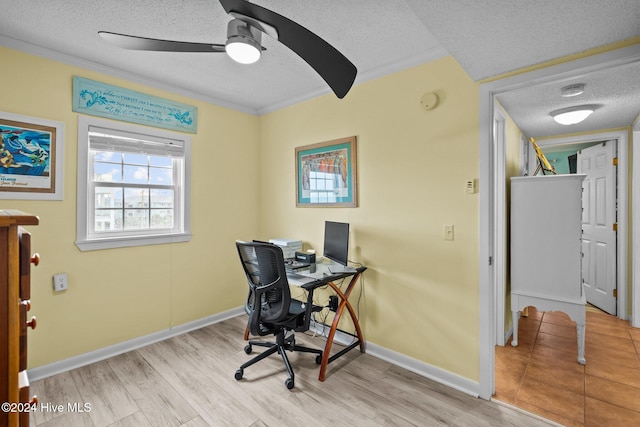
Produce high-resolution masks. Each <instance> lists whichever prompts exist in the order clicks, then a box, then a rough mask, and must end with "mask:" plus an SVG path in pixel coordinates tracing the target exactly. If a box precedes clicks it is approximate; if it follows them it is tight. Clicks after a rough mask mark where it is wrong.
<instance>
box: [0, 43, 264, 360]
mask: <svg viewBox="0 0 640 427" xmlns="http://www.w3.org/2000/svg"><path fill="white" fill-rule="evenodd" d="M0 58H2V63H3V64H4V66H2V67H0V93H1V94H2V95H1V96H0V111H5V112H11V113H15V114H23V115H28V116H33V117H39V118H43V119H48V120H55V121H60V122H63V123H64V125H65V138H64V144H65V147H64V163H65V171H64V200H63V201H15V200H0V209H8V208H11V209H20V210H23V211H26V212H29V213H33V214H36V215H38V216H39V217H40V225H39V226H37V227H30V228H29V231H31V232H32V234H33V249H34V251H37V252H39V253H40V255H41V263H40V265H39V266H38V267H37V268H34V269H33V278H32V285H31V286H32V301H33V304H32V309H31V314H33V315H35V316H37V318H38V327H37V329H36V330H35V331H33V332H30V333H29V362H28V363H29V367H30V368H34V367H37V366H40V365H45V364H48V363H52V362H55V361H59V360H62V359H65V358H68V357H72V356H76V355H79V354H83V353H86V352H88V351H91V350H95V349H98V348H101V347H105V346H108V345H112V344H115V343H118V342H121V341H125V340H128V339H132V338H136V337H140V336H143V335H146V334H149V333H152V332H156V331H160V330H164V329H166V328H168V327H170V326H173V325H179V324H183V323H186V322H189V321H192V320H197V319H200V318H203V317H206V316H208V315H212V314H216V313H220V312H223V311H226V310H229V309H232V308H235V307H238V306H240V305H241V303H242V300H243V298H244V296H245V295H246V289H245V287H244V282H243V279H242V273H241V269H239V268H238V265H237V255H236V253H235V252H234V249H233V242H234V240H235V239H236V238H237V237H238V236H239V235H252V234H256V233H257V229H258V222H257V221H258V220H257V217H256V214H255V211H256V208H257V206H258V205H257V200H258V179H259V177H258V167H257V165H258V141H259V134H258V132H259V129H258V119H257V117H255V116H252V115H248V114H244V113H239V112H236V111H232V110H228V109H225V108H221V107H217V106H214V105H211V104H208V103H205V102H201V101H197V100H193V99H189V98H186V97H183V96H178V95H175V94H171V93H168V92H164V91H161V90H157V89H154V88H151V87H147V86H144V85H140V84H136V83H132V82H128V81H125V80H121V79H116V78H113V77H109V76H107V75H103V74H100V73H96V72H91V71H87V70H84V69H81V68H78V67H74V66H70V65H65V64H62V63H59V62H55V61H51V60H46V59H42V58H39V57H36V56H32V55H28V54H25V53H21V52H17V51H14V50H10V49H6V48H3V47H0ZM73 75H79V76H82V77H87V78H90V79H94V80H99V81H102V82H105V83H110V84H115V85H119V86H122V87H126V88H128V89H133V90H137V91H141V92H145V93H148V94H151V95H155V96H160V97H164V98H168V99H172V100H175V101H178V102H183V103H187V104H191V105H196V106H197V107H198V114H199V117H198V134H197V135H193V136H192V142H193V145H192V156H193V160H192V175H191V184H192V192H191V196H192V203H191V207H192V215H191V231H192V233H193V238H192V240H191V241H190V242H188V243H178V244H167V245H156V246H146V247H138V248H123V249H111V250H101V251H90V252H80V251H79V250H78V249H77V247H76V246H75V244H74V241H75V234H76V221H75V219H76V173H77V172H76V169H77V118H78V114H76V113H74V112H72V111H71V93H72V76H73ZM60 272H67V273H68V276H69V290H68V291H65V292H63V293H54V292H53V290H52V278H51V276H52V275H53V274H56V273H60Z"/></svg>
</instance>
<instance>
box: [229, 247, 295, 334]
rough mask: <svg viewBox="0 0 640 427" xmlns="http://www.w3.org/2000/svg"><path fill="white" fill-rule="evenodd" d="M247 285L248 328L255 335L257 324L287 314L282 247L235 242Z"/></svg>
mask: <svg viewBox="0 0 640 427" xmlns="http://www.w3.org/2000/svg"><path fill="white" fill-rule="evenodd" d="M236 247H237V248H238V253H239V255H240V260H241V261H242V266H243V268H244V272H245V275H246V276H247V281H248V284H249V295H248V297H247V304H246V306H245V308H246V310H247V313H248V314H249V328H250V329H251V333H252V334H256V332H257V329H256V330H254V328H258V325H259V324H261V323H262V324H264V323H274V322H279V321H281V320H283V319H284V318H285V317H286V316H287V314H288V313H289V304H290V303H291V293H290V290H289V282H288V281H287V275H286V271H285V267H284V256H283V254H282V248H280V247H279V246H276V245H273V244H270V243H258V242H251V243H249V242H236Z"/></svg>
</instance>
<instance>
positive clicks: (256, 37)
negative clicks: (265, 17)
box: [227, 19, 262, 50]
mask: <svg viewBox="0 0 640 427" xmlns="http://www.w3.org/2000/svg"><path fill="white" fill-rule="evenodd" d="M238 39H240V40H241V41H242V42H244V43H249V44H251V45H254V46H255V47H256V49H258V50H260V49H261V45H260V42H261V41H262V32H261V31H260V30H259V29H257V28H255V27H254V26H252V25H251V24H249V23H248V22H245V21H243V20H241V19H232V20H231V21H229V25H227V44H229V43H233V42H234V41H238Z"/></svg>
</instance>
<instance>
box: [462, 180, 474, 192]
mask: <svg viewBox="0 0 640 427" xmlns="http://www.w3.org/2000/svg"><path fill="white" fill-rule="evenodd" d="M464 191H465V193H467V194H475V192H476V180H475V179H468V180H466V181H465V188H464Z"/></svg>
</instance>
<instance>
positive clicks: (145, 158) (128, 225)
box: [76, 116, 191, 251]
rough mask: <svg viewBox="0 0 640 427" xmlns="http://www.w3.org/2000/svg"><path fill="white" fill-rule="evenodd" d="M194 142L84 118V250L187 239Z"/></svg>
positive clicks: (81, 150) (81, 244)
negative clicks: (191, 145) (191, 159)
mask: <svg viewBox="0 0 640 427" xmlns="http://www.w3.org/2000/svg"><path fill="white" fill-rule="evenodd" d="M190 144H191V140H190V138H189V137H188V136H186V135H182V134H177V133H172V132H167V131H163V130H160V129H154V128H146V127H142V126H136V125H132V124H128V123H121V122H115V121H109V120H103V119H97V118H94V117H87V116H80V117H79V119H78V225H77V227H78V228H77V241H76V245H77V246H78V247H79V248H80V250H83V251H84V250H94V249H108V248H116V247H124V246H139V245H149V244H159V243H171V242H184V241H188V240H189V239H190V237H191V235H190V232H189V200H190V197H189V194H190V193H189V181H190V179H189V177H190V175H189V169H190Z"/></svg>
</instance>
